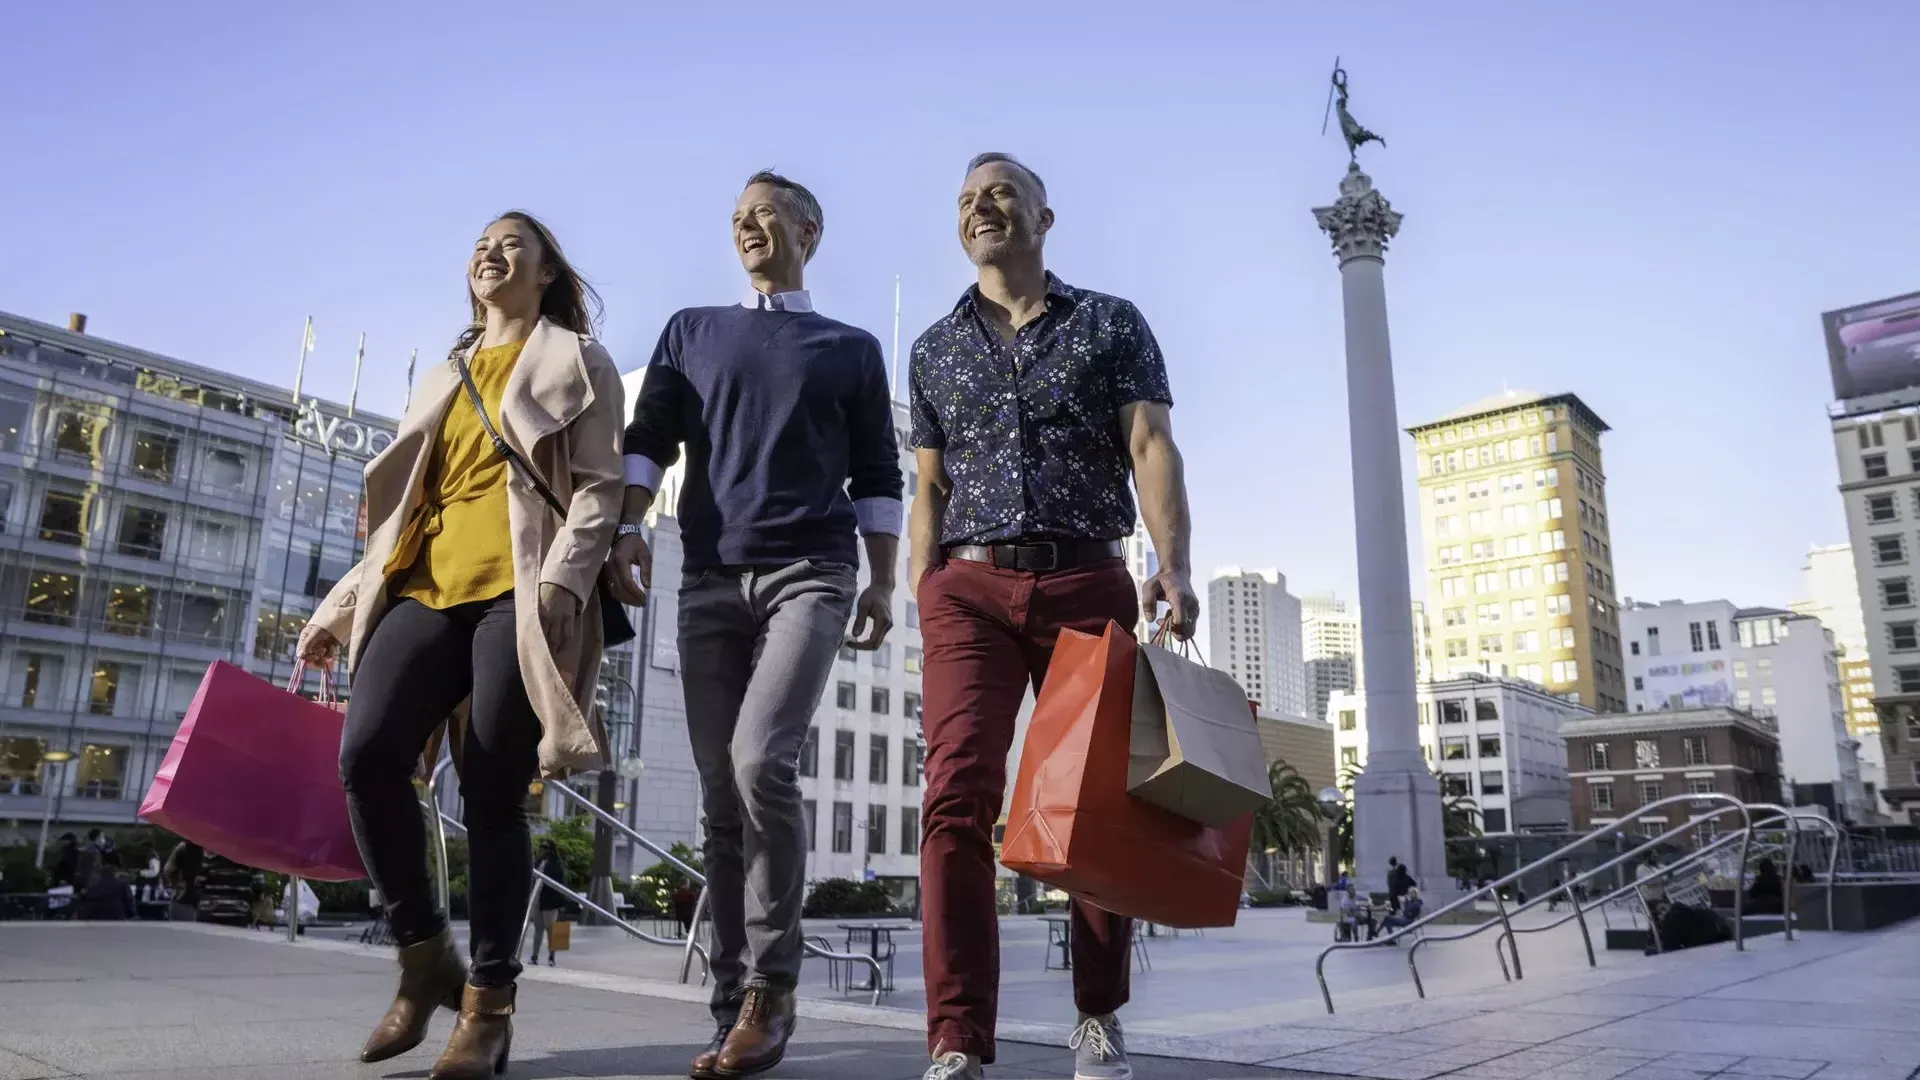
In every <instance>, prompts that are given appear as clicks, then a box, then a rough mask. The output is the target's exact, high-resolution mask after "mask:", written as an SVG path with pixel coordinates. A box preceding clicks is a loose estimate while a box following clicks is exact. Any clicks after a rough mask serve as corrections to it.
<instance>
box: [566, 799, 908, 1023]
mask: <svg viewBox="0 0 1920 1080" xmlns="http://www.w3.org/2000/svg"><path fill="white" fill-rule="evenodd" d="M554 789H555V790H557V791H559V792H560V793H561V794H563V795H565V796H567V797H568V798H570V799H572V800H573V801H574V802H575V803H576V804H578V805H579V806H580V807H581V808H582V809H584V810H586V811H587V812H588V813H590V814H592V815H593V816H594V817H596V818H598V819H599V820H601V821H604V822H606V823H607V824H608V825H610V826H612V827H613V828H615V829H618V830H619V831H620V832H622V833H624V834H625V835H626V836H628V837H630V838H631V839H632V840H633V842H634V843H636V844H639V845H640V846H641V847H644V848H646V849H647V850H648V851H650V852H652V853H653V854H655V855H658V856H660V858H661V859H662V860H663V861H664V862H666V863H667V865H669V866H671V867H673V868H674V869H675V870H678V871H680V872H681V873H682V874H685V875H686V876H687V877H688V878H689V879H691V880H693V881H697V882H699V883H700V900H699V902H698V903H696V904H695V905H694V910H693V924H692V927H691V928H690V929H689V930H688V931H687V949H688V952H689V953H691V952H692V951H693V950H694V949H695V948H697V946H695V945H694V943H693V940H694V937H695V936H696V933H697V931H698V930H699V927H700V916H701V912H702V910H703V909H704V908H705V907H706V906H707V899H708V897H707V877H706V875H705V874H702V873H701V872H700V871H698V870H695V869H694V868H693V867H691V866H688V865H687V864H686V863H684V862H681V861H680V860H679V859H677V858H675V857H674V856H673V854H672V853H671V852H668V851H665V850H663V849H662V848H661V847H660V845H658V844H656V843H654V842H653V841H651V840H649V839H647V838H646V837H644V836H642V835H640V833H639V832H638V831H636V830H635V829H634V828H633V827H632V826H631V825H628V824H627V823H626V822H624V821H621V820H620V819H619V818H618V817H615V816H614V815H612V814H609V813H608V812H606V811H605V810H603V809H601V808H600V806H599V805H598V804H597V803H595V802H594V801H593V800H591V799H589V798H587V797H586V796H585V795H582V794H580V793H579V792H577V791H575V790H573V789H572V788H570V787H568V786H567V785H565V784H555V785H554ZM673 944H675V945H678V944H680V942H678V941H675V942H673ZM801 944H802V946H803V947H804V948H805V950H806V951H807V952H808V953H810V954H812V955H814V956H817V957H819V958H820V959H822V960H828V961H835V962H839V963H845V964H865V965H866V966H867V968H868V969H869V970H871V971H872V972H873V982H872V983H871V985H872V987H873V1004H875V1005H879V1004H880V998H881V996H882V995H884V994H885V993H886V992H887V991H886V979H885V977H884V974H883V972H884V969H883V968H882V967H881V966H880V961H879V960H876V959H875V958H873V957H871V956H867V955H865V954H863V953H840V952H832V951H830V950H827V949H822V948H820V947H819V946H817V945H814V944H812V943H811V942H808V941H806V940H805V939H804V938H803V939H802V941H801ZM702 958H703V959H705V957H704V955H703V957H702ZM689 966H690V961H686V960H683V961H682V962H681V966H680V981H681V982H686V981H687V979H688V977H689V974H690V973H689Z"/></svg>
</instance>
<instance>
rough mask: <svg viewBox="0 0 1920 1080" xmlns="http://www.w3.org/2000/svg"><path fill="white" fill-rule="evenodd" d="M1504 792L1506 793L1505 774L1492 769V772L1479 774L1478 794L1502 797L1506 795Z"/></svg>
mask: <svg viewBox="0 0 1920 1080" xmlns="http://www.w3.org/2000/svg"><path fill="white" fill-rule="evenodd" d="M1506 791H1507V774H1506V773H1503V772H1500V771H1499V770H1497V769H1492V770H1487V771H1484V772H1482V773H1481V774H1480V794H1482V795H1504V794H1506Z"/></svg>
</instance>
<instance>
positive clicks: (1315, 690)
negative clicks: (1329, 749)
mask: <svg viewBox="0 0 1920 1080" xmlns="http://www.w3.org/2000/svg"><path fill="white" fill-rule="evenodd" d="M1300 649H1301V654H1302V656H1303V658H1304V660H1305V662H1306V682H1307V698H1308V704H1307V718H1308V719H1310V720H1314V721H1317V722H1321V723H1324V722H1325V721H1326V719H1327V702H1328V700H1329V699H1331V698H1332V697H1333V695H1334V694H1336V693H1339V692H1340V691H1342V690H1353V689H1355V688H1357V687H1358V686H1359V682H1360V605H1359V604H1349V603H1347V602H1346V601H1345V600H1341V599H1339V598H1338V597H1336V596H1334V595H1333V594H1332V593H1322V594H1319V595H1315V596H1304V597H1301V598H1300Z"/></svg>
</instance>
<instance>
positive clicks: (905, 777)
mask: <svg viewBox="0 0 1920 1080" xmlns="http://www.w3.org/2000/svg"><path fill="white" fill-rule="evenodd" d="M926 760H927V749H926V747H924V746H921V745H920V740H918V739H902V740H900V786H901V787H919V786H920V773H921V771H922V770H923V769H925V768H926Z"/></svg>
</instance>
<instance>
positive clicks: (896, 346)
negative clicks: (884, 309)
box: [893, 274, 900, 401]
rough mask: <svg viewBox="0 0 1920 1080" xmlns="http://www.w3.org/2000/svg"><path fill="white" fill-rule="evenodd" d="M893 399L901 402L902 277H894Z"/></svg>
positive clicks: (896, 275)
mask: <svg viewBox="0 0 1920 1080" xmlns="http://www.w3.org/2000/svg"><path fill="white" fill-rule="evenodd" d="M893 399H894V400H895V401H898V400H900V275H899V274H895V275H893Z"/></svg>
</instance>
